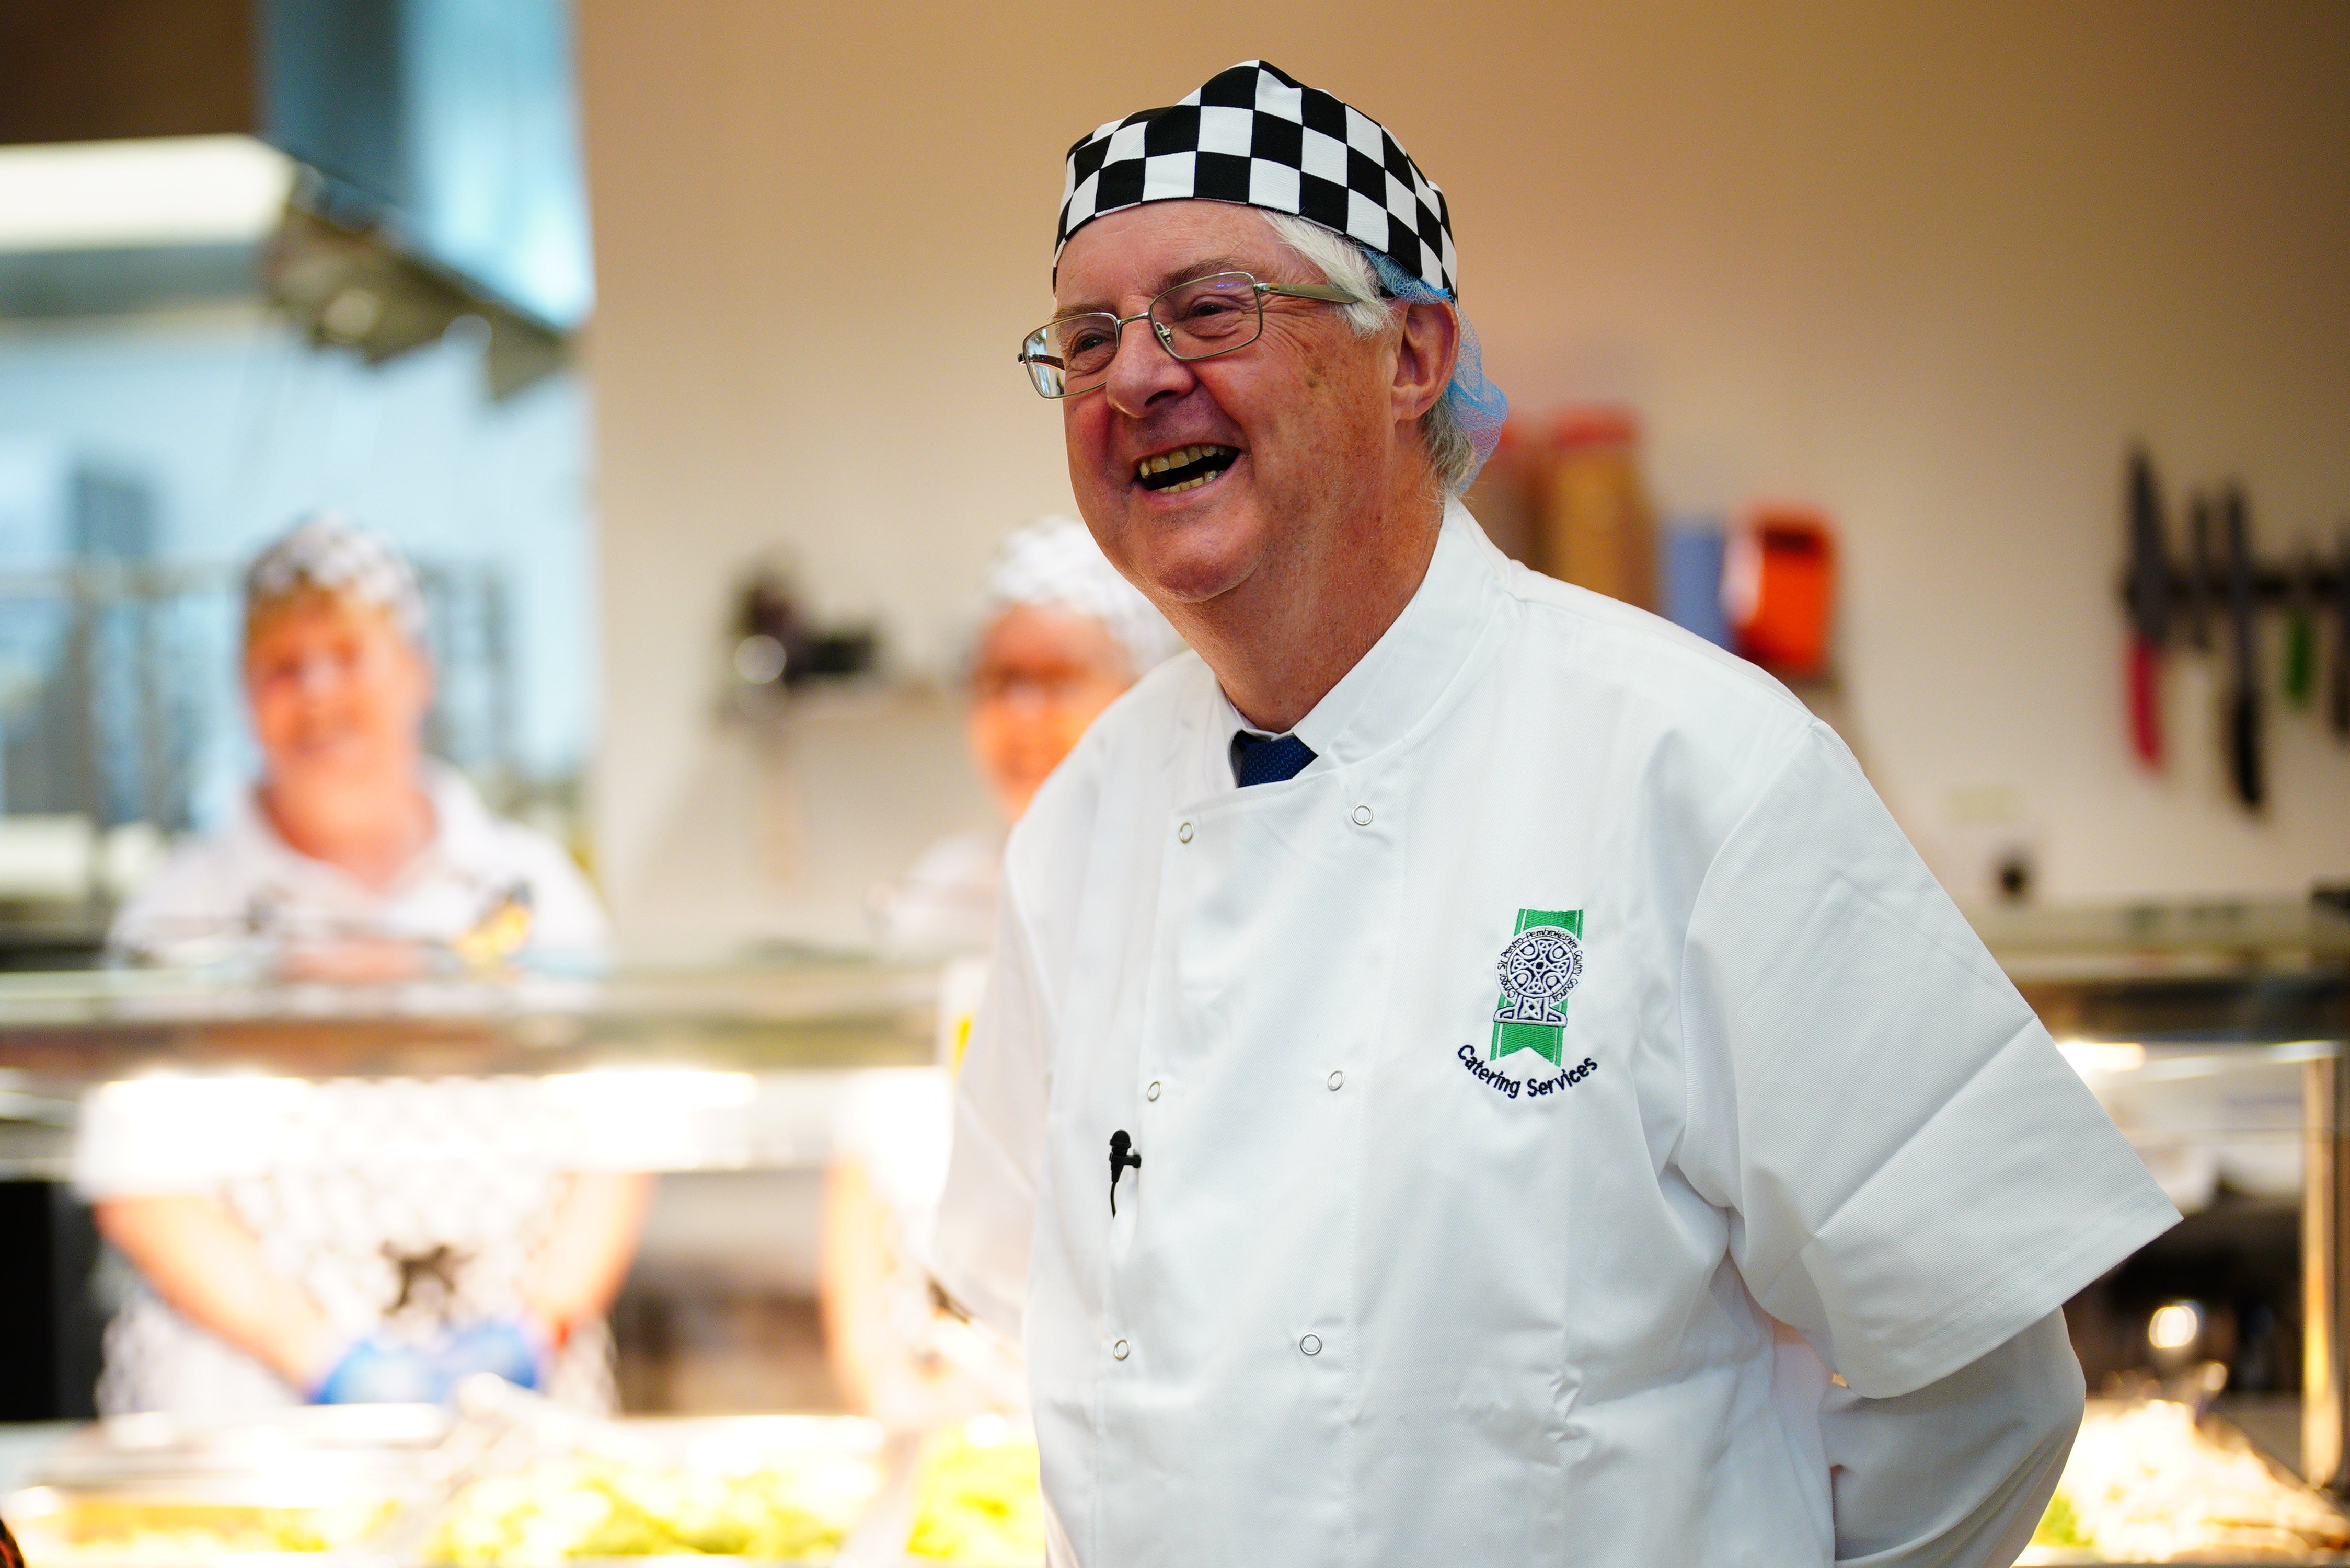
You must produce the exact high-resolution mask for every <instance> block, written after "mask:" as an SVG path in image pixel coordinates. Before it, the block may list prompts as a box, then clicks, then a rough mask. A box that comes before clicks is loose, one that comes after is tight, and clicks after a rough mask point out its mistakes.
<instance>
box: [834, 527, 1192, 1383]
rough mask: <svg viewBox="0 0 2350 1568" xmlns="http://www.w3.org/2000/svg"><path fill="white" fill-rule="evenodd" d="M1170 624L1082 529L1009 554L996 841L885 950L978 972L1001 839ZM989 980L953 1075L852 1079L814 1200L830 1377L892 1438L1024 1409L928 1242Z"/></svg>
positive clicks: (999, 575) (891, 892) (959, 974)
mask: <svg viewBox="0 0 2350 1568" xmlns="http://www.w3.org/2000/svg"><path fill="white" fill-rule="evenodd" d="M1181 648H1182V643H1181V641H1180V639H1178V638H1177V637H1176V635H1175V631H1174V628H1172V627H1170V626H1169V625H1168V624H1167V620H1166V618H1165V617H1163V616H1161V615H1160V614H1159V612H1158V610H1157V609H1155V608H1153V607H1152V606H1151V604H1150V601H1149V599H1146V598H1144V597H1142V595H1141V594H1140V593H1139V592H1138V591H1137V590H1136V589H1135V587H1133V585H1131V584H1130V583H1128V581H1127V580H1126V579H1125V578H1124V577H1122V576H1119V575H1118V571H1117V568H1115V567H1113V566H1111V565H1110V564H1109V561H1108V560H1107V557H1105V556H1103V555H1102V553H1101V547H1100V546H1099V545H1096V544H1095V543H1094V539H1093V535H1092V534H1091V533H1089V532H1087V528H1086V525H1085V524H1082V523H1079V522H1076V521H1075V520H1074V519H1071V518H1066V517H1046V518H1044V519H1042V520H1040V521H1038V522H1036V523H1035V524H1031V525H1029V526H1028V527H1025V528H1023V529H1021V530H1020V531H1019V532H1017V533H1015V534H1014V535H1012V536H1011V537H1010V538H1008V539H1006V540H1005V541H1004V542H1003V545H1002V547H1001V548H999V549H998V550H997V552H996V556H995V560H994V563H993V566H991V567H990V569H989V572H988V578H987V588H986V596H985V600H984V608H983V625H982V629H981V631H980V635H979V642H978V647H977V649H976V650H975V653H974V656H973V659H972V676H971V718H970V741H971V754H972V762H973V763H975V764H976V765H977V766H978V769H979V772H980V775H981V777H983V779H984V780H985V781H986V783H987V786H988V793H989V794H992V795H993V797H994V799H995V803H996V806H997V809H998V810H999V811H1000V812H1001V813H1002V822H1001V824H1000V825H999V826H993V827H989V828H982V829H978V830H975V831H972V832H969V833H961V834H956V835H954V836H951V837H948V838H943V839H941V840H940V841H939V842H938V843H937V844H935V845H933V846H931V848H930V849H929V850H927V851H926V852H924V854H923V855H922V857H920V859H919V860H917V861H916V862H915V864H914V867H913V868H912V869H911V870H910V871H909V872H908V873H907V874H906V876H905V877H904V878H903V879H902V880H901V881H899V883H898V884H897V885H896V886H895V887H894V888H889V889H886V890H885V895H884V897H883V898H882V899H881V900H880V901H879V909H878V912H879V926H880V936H881V940H882V941H883V944H884V945H885V946H886V947H888V948H889V949H891V950H896V951H900V952H906V951H913V952H931V953H937V952H952V953H962V954H966V955H969V954H976V953H979V952H983V951H984V950H985V949H986V947H987V943H988V940H989V938H990V937H991V936H992V935H993V931H994V928H995V887H996V878H997V875H998V872H999V869H1000V867H1001V865H1002V862H1003V840H1004V834H1005V832H1006V831H1007V830H1008V829H1009V828H1010V826H1011V825H1012V824H1013V823H1014V822H1017V821H1018V820H1019V819H1020V815H1021V813H1023V812H1024V811H1026V810H1027V809H1028V802H1029V799H1030V797H1031V796H1033V795H1035V793H1036V789H1037V786H1038V785H1039V784H1043V783H1044V782H1045V778H1046V777H1047V776H1048V775H1049V774H1051V773H1052V771H1053V770H1054V769H1055V768H1056V767H1058V766H1059V765H1060V763H1061V759H1062V758H1063V757H1066V756H1067V755H1068V754H1069V751H1070V748H1072V747H1074V746H1075V745H1076V743H1077V741H1078V738H1079V737H1080V736H1082V735H1083V734H1084V733H1085V732H1086V729H1087V726H1088V725H1090V724H1091V723H1092V722H1094V720H1095V719H1096V718H1097V717H1098V716H1099V715H1100V714H1101V712H1102V711H1103V710H1104V709H1106V708H1107V707H1108V706H1109V705H1110V704H1111V703H1112V702H1114V701H1117V700H1118V697H1119V696H1120V695H1121V694H1122V693H1123V692H1125V691H1126V690H1127V688H1128V687H1130V686H1132V685H1133V684H1134V683H1135V681H1136V680H1139V679H1140V678H1141V677H1142V676H1143V675H1144V674H1146V673H1148V672H1149V670H1152V669H1153V668H1155V667H1156V666H1158V665H1159V663H1161V662H1162V661H1164V660H1165V659H1168V658H1169V657H1170V656H1171V655H1173V654H1175V653H1177V652H1179V651H1180V649H1181ZM983 975H984V969H983V967H982V966H980V965H979V963H978V962H977V961H976V960H975V959H972V958H965V959H963V960H962V961H958V962H955V963H951V964H950V965H949V968H948V971H947V975H946V978H945V981H944V982H943V983H942V985H941V1014H942V1018H943V1022H942V1025H941V1057H942V1058H943V1059H944V1063H945V1066H946V1071H945V1072H940V1071H936V1070H916V1071H911V1072H893V1073H872V1074H867V1075H862V1076H861V1077H860V1078H859V1080H858V1083H857V1085H856V1086H855V1087H854V1088H853V1089H852V1090H851V1091H850V1093H849V1095H848V1097H847V1103H846V1104H845V1106H843V1108H842V1112H841V1115H840V1117H839V1126H838V1132H837V1151H836V1154H835V1156H834V1159H833V1162H832V1168H831V1170H830V1172H829V1173H828V1176H827V1180H826V1184H825V1226H824V1257H823V1279H822V1291H823V1304H824V1314H825V1342H826V1345H827V1352H828V1354H829V1357H830V1360H831V1363H832V1367H833V1374H834V1376H835V1378H836V1380H837V1382H838V1383H839V1385H840V1389H841V1393H842V1396H843V1397H844V1398H845V1399H846V1400H847V1402H848V1404H849V1406H850V1407H851V1408H854V1409H856V1410H858V1411H861V1412H863V1413H865V1414H868V1415H873V1416H877V1417H880V1418H881V1419H883V1420H885V1421H888V1422H889V1423H891V1424H892V1425H899V1426H915V1425H922V1424H926V1423H929V1422H931V1421H936V1420H941V1419H947V1418H951V1417H955V1416H961V1415H969V1414H972V1412H974V1411H977V1410H981V1409H987V1408H995V1409H1003V1408H1011V1407H1019V1406H1021V1405H1023V1404H1024V1393H1023V1392H1022V1389H1021V1374H1020V1369H1019V1363H1018V1356H1017V1354H1016V1352H1014V1350H1013V1349H1012V1348H1011V1346H1010V1345H1009V1343H1008V1342H1006V1341H1003V1340H1002V1339H1001V1338H999V1337H998V1336H996V1335H993V1334H991V1333H990V1332H989V1331H987V1330H985V1329H983V1328H979V1327H976V1326H974V1325H972V1324H968V1323H966V1322H963V1321H962V1320H961V1319H960V1318H957V1317H954V1316H952V1315H951V1314H947V1313H945V1312H942V1311H941V1310H940V1307H939V1304H938V1302H937V1299H936V1296H935V1294H934V1293H933V1291H932V1289H931V1281H930V1273H929V1271H928V1269H927V1267H926V1264H925V1260H926V1258H927V1247H926V1239H927V1237H928V1236H929V1234H930V1229H931V1216H932V1215H933V1214H934V1213H935V1211H936V1210H937V1208H938V1202H939V1193H940V1191H941V1188H942V1187H943V1186H944V1185H945V1182H946V1159H947V1134H948V1126H949V1121H950V1104H949V1095H950V1081H949V1075H950V1074H951V1071H952V1068H953V1065H954V1063H955V1058H956V1056H957V1054H958V1049H957V1048H958V1046H959V1045H960V1044H961V1042H962V1039H963V1037H964V1036H965V1034H967V1033H968V1031H969V1022H970V1016H971V1011H972V1004H973V1002H975V1000H976V999H975V998H974V997H973V996H972V994H971V991H972V986H971V983H970V982H971V981H973V980H976V979H979V978H983Z"/></svg>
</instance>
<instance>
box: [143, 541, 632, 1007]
mask: <svg viewBox="0 0 2350 1568" xmlns="http://www.w3.org/2000/svg"><path fill="white" fill-rule="evenodd" d="M423 636H424V598H423V596H422V594H421V592H420V591H419V590H418V587H417V584H416V576H415V574H414V572H413V571H411V569H410V567H409V565H408V563H407V562H406V561H404V560H402V559H401V558H400V555H399V554H398V552H396V551H395V550H393V549H392V548H391V546H390V545H389V544H387V543H386V542H385V541H384V540H382V539H381V538H380V537H378V536H377V535H373V534H371V533H369V532H367V531H365V530H363V529H359V528H357V527H354V526H353V525H351V524H348V523H347V522H345V521H343V520H342V519H341V518H338V517H336V516H333V515H331V514H321V515H318V516H316V517H313V518H311V519H310V520H308V521H307V522H305V523H303V524H300V525H299V526H297V527H296V528H295V529H294V530H293V531H292V532H291V533H289V534H287V535H286V536H285V537H284V538H282V539H280V540H278V541H277V543H276V544H275V545H271V546H270V547H269V548H268V549H267V550H266V551H265V552H264V553H263V554H262V556H260V558H259V559H258V560H256V561H255V563H254V565H253V567H252V570H251V571H250V572H249V573H248V574H247V578H246V583H245V608H244V694H245V701H246V705H247V707H248V709H249V711H251V713H252V717H253V731H254V738H255V741H256V742H259V744H260V749H261V754H262V776H261V780H260V782H259V783H258V784H256V785H255V788H254V789H253V790H252V791H251V792H250V793H249V794H246V795H245V796H244V798H243V799H242V800H240V801H239V802H238V805H237V809H236V812H235V815H234V816H232V817H231V818H230V820H229V822H228V824H227V826H224V828H223V829H222V830H221V831H219V832H218V833H216V834H213V836H210V837H207V838H204V839H202V840H199V841H198V842H196V843H194V844H192V845H190V846H186V847H185V848H182V850H181V851H180V852H179V853H178V854H176V855H174V856H173V857H172V859H171V860H170V862H169V863H168V864H166V865H165V867H163V868H162V870H161V872H159V873H158V874H157V875H156V876H155V877H153V878H151V880H150V881H148V882H147V883H146V885H145V886H143V887H141V888H140V889H139V891H138V893H137V894H136V895H134V896H133V897H132V898H131V899H130V902H129V903H128V904H127V905H125V906H124V908H123V909H122V912H121V914H120V917H119V918H118V919H116V921H115V923H114V929H113V930H112V932H111V933H110V934H109V945H110V946H111V947H112V948H113V949H114V950H115V951H116V953H117V954H119V955H120V956H122V957H125V958H128V959H131V960H134V961H161V962H184V961H203V960H207V959H213V958H221V957H234V956H240V955H243V956H251V955H252V954H253V952H254V951H255V948H256V946H257V947H258V949H259V951H260V956H262V957H264V958H265V959H266V960H270V961H275V962H276V963H277V964H279V965H280V966H281V967H282V968H283V969H285V970H286V971H288V972H289V973H291V974H294V975H296V976H315V977H322V978H345V979H397V978H404V977H407V976H410V975H415V974H421V973H429V972H431V971H433V970H435V969H446V968H452V967H456V966H458V965H460V964H463V963H466V962H478V961H484V960H494V959H498V958H504V957H506V956H509V955H510V954H512V953H514V952H516V951H519V950H525V949H526V950H529V951H530V952H532V953H533V954H535V955H541V956H544V955H548V954H555V953H571V954H590V955H592V954H594V953H596V952H598V951H599V950H601V949H602V947H603V945H604V942H605V940H606V937H607V930H606V927H605V921H604V913H603V910H602V909H601V908H600V907H599V906H598V903H597V901H596V895H595V894H594V893H593V892H592V891H590V890H589V888H588V887H587V879H586V878H585V877H582V876H581V875H580V874H579V870H578V867H576V866H575V865H573V864H572V861H571V857H569V856H568V855H567V854H565V853H564V851H563V850H562V848H561V847H560V846H557V845H556V843H555V842H554V841H553V840H551V839H549V838H547V837H546V836H544V835H542V834H538V833H534V832H532V831H531V830H530V829H528V828H526V827H523V826H519V825H518V824H515V823H511V822H504V821H501V820H500V819H498V818H496V817H494V816H492V815H490V814H489V812H488V811H487V810H485V809H484V807H483V805H482V802H481V797H480V796H479V795H477V794H474V793H473V786H472V785H470V784H467V783H466V782H465V780H464V778H463V776H462V775H461V774H458V772H457V771H456V770H455V769H454V768H452V767H450V766H449V765H447V764H446V763H442V762H439V761H437V760H435V759H433V758H432V757H428V756H426V755H425V754H424V747H423V733H424V719H425V714H426V712H427V711H428V710H429V709H430V708H431V707H432V663H431V661H430V659H428V657H427V655H426V653H425V650H424V644H423Z"/></svg>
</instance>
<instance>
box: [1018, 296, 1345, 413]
mask: <svg viewBox="0 0 2350 1568" xmlns="http://www.w3.org/2000/svg"><path fill="white" fill-rule="evenodd" d="M1268 294H1278V295H1281V296H1285V297H1287V298H1291V299H1318V300H1322V301H1324V302H1325V303H1327V304H1331V305H1353V304H1355V303H1357V300H1356V297H1355V296H1354V295H1353V294H1352V293H1350V292H1348V291H1347V290H1346V289H1343V288H1337V287H1334V286H1331V285H1329V284H1323V283H1259V282H1258V281H1257V280H1256V278H1255V277H1254V276H1253V275H1250V274H1248V273H1244V272H1219V273H1211V274H1209V275H1207V276H1206V277H1195V278H1193V279H1192V280H1191V282H1189V283H1179V284H1177V285H1176V286H1174V287H1172V288H1170V289H1169V290H1168V291H1167V292H1166V293H1164V294H1162V295H1160V296H1159V297H1158V298H1156V299H1154V300H1152V301H1151V302H1150V304H1149V307H1148V308H1147V309H1145V310H1143V311H1142V312H1141V313H1140V314H1139V315H1136V316H1115V315H1112V314H1111V313H1110V312H1108V311H1107V310H1092V311H1087V313H1085V314H1084V315H1082V316H1065V317H1061V318H1060V319H1059V320H1057V321H1047V322H1046V323H1045V325H1044V326H1042V327H1038V328H1036V330H1035V331H1034V332H1031V333H1030V334H1028V337H1027V339H1026V340H1025V341H1024V342H1023V343H1022V344H1021V345H1020V363H1021V365H1022V366H1023V367H1024V369H1026V370H1027V372H1028V379H1030V380H1031V381H1033V382H1035V385H1036V391H1037V394H1038V395H1039V396H1041V397H1046V398H1074V397H1076V395H1077V394H1078V393H1080V392H1090V391H1092V390H1093V389H1095V388H1096V387H1098V386H1100V385H1101V384H1102V383H1103V382H1104V381H1107V380H1108V379H1109V367H1110V361H1111V360H1113V359H1116V358H1118V343H1119V341H1120V339H1121V338H1122V337H1124V335H1125V332H1126V329H1127V328H1128V327H1130V326H1132V325H1133V324H1134V323H1135V322H1138V321H1144V320H1148V321H1149V323H1150V335H1151V336H1152V337H1156V338H1158V339H1159V347H1160V348H1164V349H1166V350H1167V352H1169V353H1170V354H1172V355H1173V356H1174V357H1175V358H1178V359H1212V358H1215V357H1216V356H1217V355H1219V354H1229V353H1231V352H1232V350H1233V349H1235V348H1247V347H1248V346H1249V345H1250V344H1252V343H1253V342H1255V341H1256V340H1257V338H1258V337H1260V336H1262V335H1263V332H1264V296H1266V295H1268Z"/></svg>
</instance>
